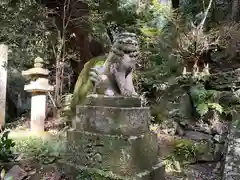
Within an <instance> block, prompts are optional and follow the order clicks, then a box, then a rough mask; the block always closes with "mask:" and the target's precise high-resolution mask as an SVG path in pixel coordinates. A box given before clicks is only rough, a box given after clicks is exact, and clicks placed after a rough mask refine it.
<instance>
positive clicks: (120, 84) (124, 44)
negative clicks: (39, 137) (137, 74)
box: [71, 32, 139, 108]
mask: <svg viewBox="0 0 240 180" xmlns="http://www.w3.org/2000/svg"><path fill="white" fill-rule="evenodd" d="M138 54H139V46H138V40H137V37H136V35H135V34H134V33H127V32H126V33H122V34H120V35H119V36H118V37H117V38H116V40H115V42H114V44H113V46H112V49H111V51H110V52H109V54H108V57H107V59H106V61H105V62H104V56H101V57H98V58H94V59H92V60H90V61H89V62H88V63H86V64H85V66H84V69H83V70H82V72H81V73H80V75H79V77H78V80H77V83H76V85H75V89H74V92H73V97H72V102H71V107H72V108H75V106H76V105H77V104H79V103H81V101H82V100H83V99H84V98H85V97H86V96H87V94H88V93H89V92H90V91H91V90H93V91H95V93H97V94H103V95H108V96H114V95H122V96H137V95H138V94H137V93H136V91H135V89H134V86H133V80H132V72H133V69H134V67H135V65H136V62H137V57H138Z"/></svg>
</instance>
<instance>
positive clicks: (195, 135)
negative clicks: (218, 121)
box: [185, 131, 212, 141]
mask: <svg viewBox="0 0 240 180" xmlns="http://www.w3.org/2000/svg"><path fill="white" fill-rule="evenodd" d="M185 136H186V137H187V138H190V139H192V140H197V141H200V140H211V138H212V136H211V135H209V134H205V133H202V132H198V131H185Z"/></svg>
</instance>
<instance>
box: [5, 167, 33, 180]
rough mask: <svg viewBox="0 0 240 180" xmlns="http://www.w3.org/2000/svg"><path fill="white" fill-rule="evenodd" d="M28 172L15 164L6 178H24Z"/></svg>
mask: <svg viewBox="0 0 240 180" xmlns="http://www.w3.org/2000/svg"><path fill="white" fill-rule="evenodd" d="M27 175H28V174H27V173H26V172H25V171H24V170H23V169H22V168H20V166H18V165H15V166H13V167H12V168H11V169H10V170H9V171H8V172H7V174H6V175H5V177H4V179H11V178H12V179H14V180H22V179H23V178H24V177H26V176H27Z"/></svg>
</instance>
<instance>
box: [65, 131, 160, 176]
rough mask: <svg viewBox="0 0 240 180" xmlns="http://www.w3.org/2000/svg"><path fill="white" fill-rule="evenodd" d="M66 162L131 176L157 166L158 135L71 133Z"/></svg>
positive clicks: (69, 133)
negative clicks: (128, 135) (127, 135)
mask: <svg viewBox="0 0 240 180" xmlns="http://www.w3.org/2000/svg"><path fill="white" fill-rule="evenodd" d="M67 137H68V144H67V154H66V158H65V159H66V160H67V162H69V163H72V164H75V165H80V166H87V167H89V168H98V169H101V170H107V171H112V172H113V173H116V174H118V175H122V176H132V175H134V174H136V173H138V172H141V171H144V170H147V169H149V168H150V167H152V166H154V165H155V164H157V154H158V145H157V144H156V141H157V137H156V135H155V134H152V133H147V134H144V135H141V136H130V137H125V136H113V135H101V134H95V133H89V132H79V131H73V130H72V131H68V133H67Z"/></svg>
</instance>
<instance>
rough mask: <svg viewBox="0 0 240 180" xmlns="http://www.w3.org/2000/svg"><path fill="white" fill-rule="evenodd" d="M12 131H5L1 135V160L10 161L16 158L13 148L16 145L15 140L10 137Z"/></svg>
mask: <svg viewBox="0 0 240 180" xmlns="http://www.w3.org/2000/svg"><path fill="white" fill-rule="evenodd" d="M9 133H10V131H5V132H3V134H2V135H1V139H0V161H4V162H6V161H10V160H11V159H13V158H14V155H13V152H12V149H13V147H14V146H15V142H14V141H13V140H12V139H10V138H9V137H8V135H9Z"/></svg>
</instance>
